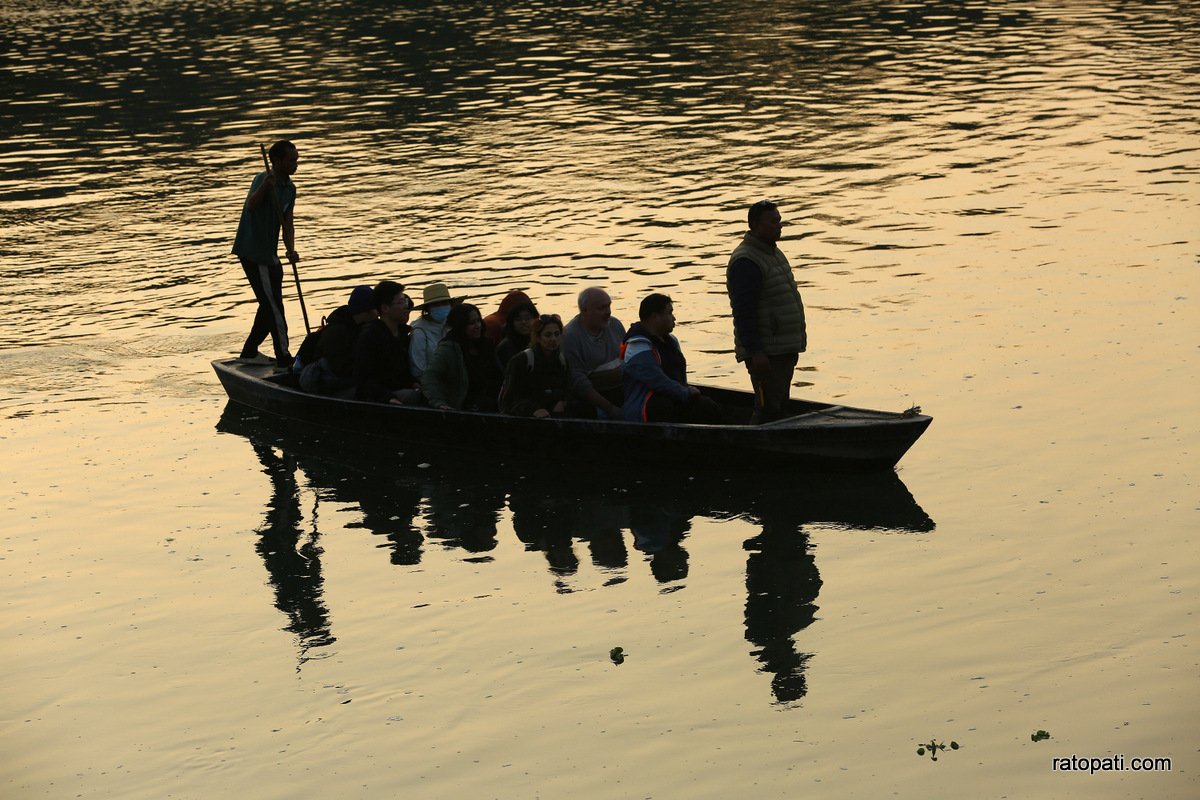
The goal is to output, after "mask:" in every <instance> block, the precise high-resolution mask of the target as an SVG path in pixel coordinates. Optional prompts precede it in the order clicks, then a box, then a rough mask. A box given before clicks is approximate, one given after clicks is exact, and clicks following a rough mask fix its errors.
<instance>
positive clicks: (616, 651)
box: [608, 647, 625, 664]
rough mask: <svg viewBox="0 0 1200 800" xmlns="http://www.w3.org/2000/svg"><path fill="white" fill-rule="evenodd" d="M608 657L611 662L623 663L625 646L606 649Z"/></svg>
mask: <svg viewBox="0 0 1200 800" xmlns="http://www.w3.org/2000/svg"><path fill="white" fill-rule="evenodd" d="M608 657H609V658H611V659H612V662H613V663H614V664H624V663H625V648H624V647H614V648H613V649H612V650H609V651H608Z"/></svg>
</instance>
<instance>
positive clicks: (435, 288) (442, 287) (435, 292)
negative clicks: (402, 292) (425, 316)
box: [413, 283, 467, 311]
mask: <svg viewBox="0 0 1200 800" xmlns="http://www.w3.org/2000/svg"><path fill="white" fill-rule="evenodd" d="M466 299H467V296H466V295H465V294H464V295H463V296H462V297H451V296H450V288H449V287H448V286H446V284H444V283H431V284H429V285H428V286H426V287H425V288H424V289H423V290H422V291H421V301H422V302H421V304H420V305H418V306H413V307H414V308H416V309H418V310H421V311H424V310H425V309H426V308H429V307H430V306H431V305H433V304H434V303H450V304H451V305H458V304H459V303H461V302H462V301H463V300H466Z"/></svg>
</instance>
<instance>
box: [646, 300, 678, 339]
mask: <svg viewBox="0 0 1200 800" xmlns="http://www.w3.org/2000/svg"><path fill="white" fill-rule="evenodd" d="M638 319H640V320H641V321H642V327H643V328H645V329H646V330H647V331H649V332H650V333H651V334H652V335H654V336H666V335H667V334H668V333H670V332H671V331H673V330H675V306H674V305H673V304H672V303H671V298H669V297H667V296H666V295H665V294H658V293H657V292H656V293H654V294H648V295H646V297H645V298H644V299H643V300H642V304H641V305H640V306H638Z"/></svg>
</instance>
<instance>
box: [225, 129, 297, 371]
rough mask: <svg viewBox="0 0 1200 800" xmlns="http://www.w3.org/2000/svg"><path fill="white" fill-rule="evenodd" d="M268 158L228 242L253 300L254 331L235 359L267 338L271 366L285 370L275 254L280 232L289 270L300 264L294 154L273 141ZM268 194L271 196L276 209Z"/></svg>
mask: <svg viewBox="0 0 1200 800" xmlns="http://www.w3.org/2000/svg"><path fill="white" fill-rule="evenodd" d="M268 155H269V157H270V159H271V171H270V172H267V171H266V170H263V171H262V172H260V173H259V174H258V176H257V177H256V178H255V179H254V183H252V184H251V185H250V194H249V195H248V196H247V197H246V202H245V204H244V205H243V206H242V218H241V220H240V221H239V222H238V230H237V238H236V239H235V240H234V242H233V254H234V255H235V256H237V257H238V258H239V259H240V260H241V262H242V269H243V270H245V271H246V279H247V280H249V281H250V288H252V289H253V290H254V296H255V298H257V300H258V311H257V313H255V315H254V325H253V326H252V327H251V328H250V335H249V336H248V337H246V343H245V344H243V345H242V353H241V357H242V358H255V357H256V356H257V355H258V346H259V345H260V344H262V343H263V341H264V340H265V339H266V338H267V334H270V335H271V343H272V344H273V345H274V346H275V364H276V365H277V366H279V367H283V368H287V367H290V366H291V364H292V355H291V352H290V351H289V350H288V331H287V320H286V319H285V318H284V316H283V265H282V264H281V263H280V262H279V256H278V255H276V252H275V248H276V247H277V246H278V244H279V233H280V231H281V230H282V231H283V246H284V247H285V248H286V249H287V260H288V261H290V262H292V264H295V263H296V262H297V261H299V260H300V254H299V253H297V252H296V229H295V227H294V226H293V224H292V209H293V208H294V207H295V205H296V184H294V183H292V175H294V174H295V172H296V164H297V162H298V161H299V159H300V153H299V152H298V151H297V150H296V146H295V145H294V144H292V143H291V142H289V141H278V142H276V143H275V144H273V145H271V150H270V153H269V154H268ZM269 192H274V193H275V197H276V199H278V200H279V202H278V203H276V202H275V200H273V199H272V198H271V195H270V194H269Z"/></svg>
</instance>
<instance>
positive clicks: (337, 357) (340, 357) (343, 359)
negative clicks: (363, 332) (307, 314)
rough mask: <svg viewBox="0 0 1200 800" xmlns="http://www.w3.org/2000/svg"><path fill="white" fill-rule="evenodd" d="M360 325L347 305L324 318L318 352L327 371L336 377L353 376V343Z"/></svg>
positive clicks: (356, 339)
mask: <svg viewBox="0 0 1200 800" xmlns="http://www.w3.org/2000/svg"><path fill="white" fill-rule="evenodd" d="M361 327H362V326H361V325H359V324H358V323H357V322H355V321H354V315H353V314H351V313H350V307H349V306H341V307H339V308H338V309H336V310H335V311H334V312H333V313H332V314H330V315H329V317H328V318H327V319H326V320H325V330H324V332H323V333H322V334H321V343H320V348H319V352H320V354H321V358H323V359H325V363H326V366H327V367H328V368H329V371H330V372H331V373H332V374H333V375H335V376H337V377H338V378H345V379H347V380H349V379H351V378H353V377H354V345H355V343H357V342H358V332H359V329H360V328H361Z"/></svg>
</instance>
